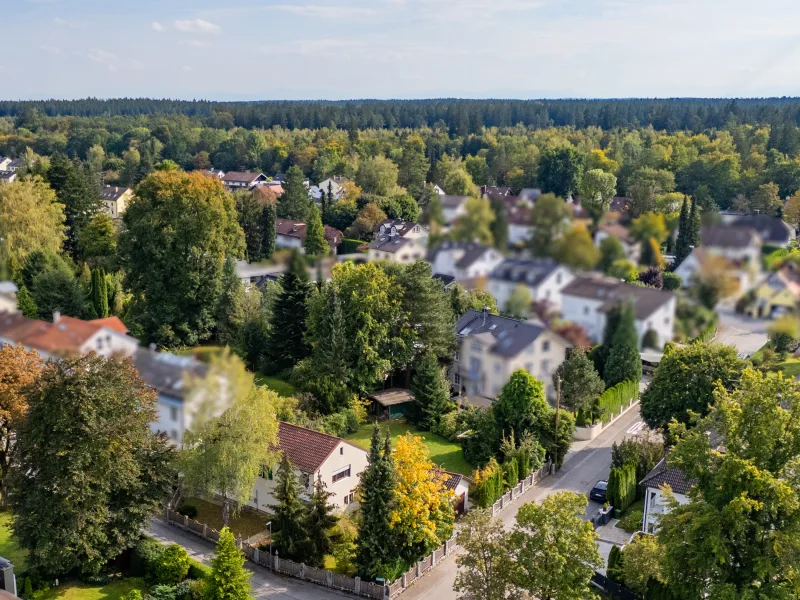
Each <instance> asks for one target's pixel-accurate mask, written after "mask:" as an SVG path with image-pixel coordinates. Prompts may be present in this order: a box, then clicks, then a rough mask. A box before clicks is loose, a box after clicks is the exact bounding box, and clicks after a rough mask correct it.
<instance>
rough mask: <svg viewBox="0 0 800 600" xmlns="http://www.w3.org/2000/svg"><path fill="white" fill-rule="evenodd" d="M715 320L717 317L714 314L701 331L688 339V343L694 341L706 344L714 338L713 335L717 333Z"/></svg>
mask: <svg viewBox="0 0 800 600" xmlns="http://www.w3.org/2000/svg"><path fill="white" fill-rule="evenodd" d="M717 321H718V318H717V317H716V315H715V316H714V320H713V321H711V323H709V324H708V325H707V326H706V328H705V329H703V331H701V332H700V333H699V334H698V335H697V337H693V338H692V339H691V340H689V343H690V344H694V343H695V342H699V343H701V344H706V343H708V342H710V341H711V340H713V339H714V336H715V335H717Z"/></svg>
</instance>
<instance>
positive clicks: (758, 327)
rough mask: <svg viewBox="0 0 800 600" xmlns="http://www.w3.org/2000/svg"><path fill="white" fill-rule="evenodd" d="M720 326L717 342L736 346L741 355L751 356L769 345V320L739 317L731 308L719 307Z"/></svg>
mask: <svg viewBox="0 0 800 600" xmlns="http://www.w3.org/2000/svg"><path fill="white" fill-rule="evenodd" d="M717 313H718V314H719V326H718V327H717V336H716V337H715V338H714V341H715V342H719V343H720V344H727V345H729V346H734V347H735V348H736V350H738V351H739V354H746V355H748V356H749V355H751V354H753V353H754V352H755V351H756V350H758V349H759V348H761V346H763V345H764V344H766V343H767V327H768V326H769V324H770V321H769V320H767V319H751V318H749V317H746V316H744V315H737V314H736V313H735V312H734V311H733V310H732V309H731V308H730V307H722V306H720V307H718V308H717Z"/></svg>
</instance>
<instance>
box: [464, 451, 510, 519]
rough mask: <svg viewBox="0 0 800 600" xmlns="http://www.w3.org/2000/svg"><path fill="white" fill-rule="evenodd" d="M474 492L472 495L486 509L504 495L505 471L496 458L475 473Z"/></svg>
mask: <svg viewBox="0 0 800 600" xmlns="http://www.w3.org/2000/svg"><path fill="white" fill-rule="evenodd" d="M473 477H474V480H475V484H474V491H473V492H472V494H471V495H470V497H471V498H473V499H474V500H475V503H476V504H477V505H478V506H480V507H481V508H486V507H488V506H491V505H492V504H494V502H495V501H496V500H497V499H498V498H499V497H500V496H502V495H503V491H504V490H503V470H502V468H501V467H500V465H499V464H498V463H497V460H495V458H494V457H492V458H491V459H489V463H488V464H487V465H486V466H485V467H484V468H483V469H478V470H476V471H475V475H474V476H473Z"/></svg>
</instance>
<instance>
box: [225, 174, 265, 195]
mask: <svg viewBox="0 0 800 600" xmlns="http://www.w3.org/2000/svg"><path fill="white" fill-rule="evenodd" d="M266 181H267V176H266V175H264V174H263V173H257V172H254V171H228V172H227V173H225V175H223V176H222V185H224V186H225V187H226V188H228V189H229V190H231V191H233V190H249V189H250V188H252V187H255V186H257V185H258V184H260V183H265V182H266Z"/></svg>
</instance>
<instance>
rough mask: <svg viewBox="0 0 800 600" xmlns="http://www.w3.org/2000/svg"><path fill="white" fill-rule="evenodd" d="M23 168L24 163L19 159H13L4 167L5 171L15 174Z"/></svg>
mask: <svg viewBox="0 0 800 600" xmlns="http://www.w3.org/2000/svg"><path fill="white" fill-rule="evenodd" d="M24 166H25V161H24V160H23V159H21V158H14V159H12V160H11V162H10V163H8V164H7V165H6V167H5V168H6V170H8V171H11V172H12V173H16V172H17V171H18V170H19V169H21V168H23V167H24Z"/></svg>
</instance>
